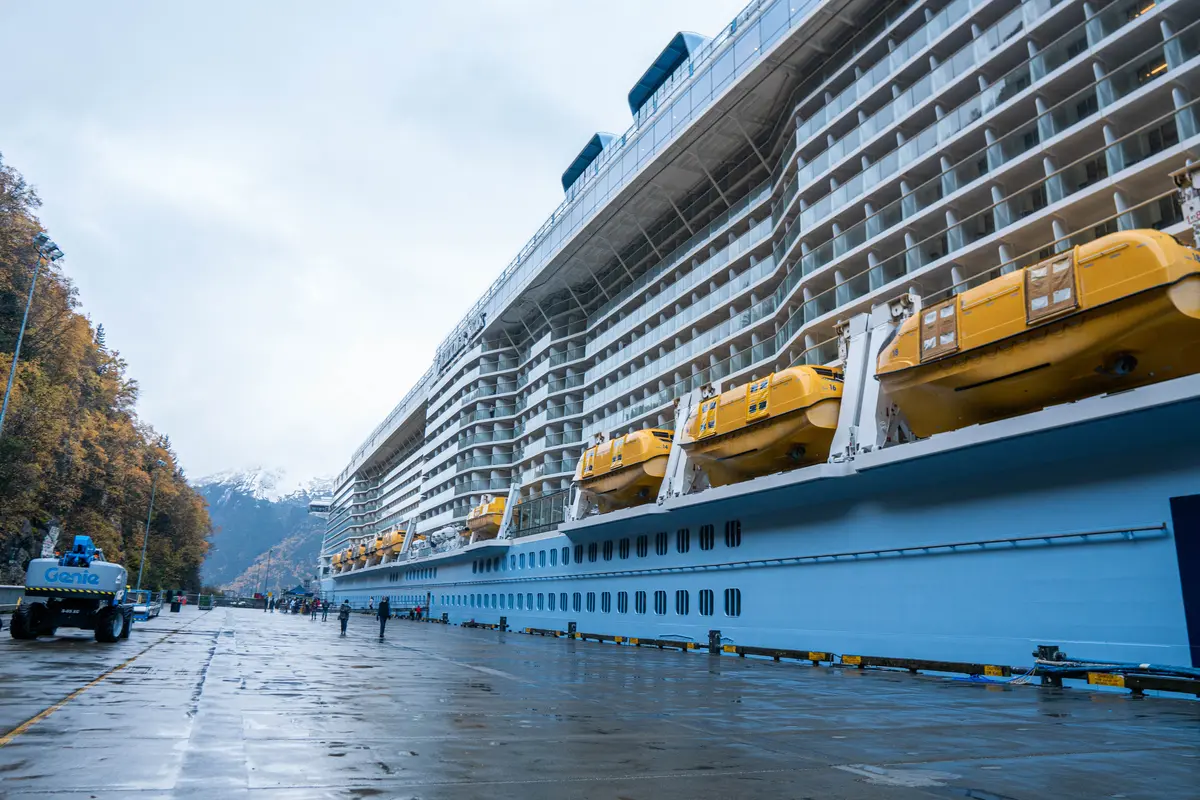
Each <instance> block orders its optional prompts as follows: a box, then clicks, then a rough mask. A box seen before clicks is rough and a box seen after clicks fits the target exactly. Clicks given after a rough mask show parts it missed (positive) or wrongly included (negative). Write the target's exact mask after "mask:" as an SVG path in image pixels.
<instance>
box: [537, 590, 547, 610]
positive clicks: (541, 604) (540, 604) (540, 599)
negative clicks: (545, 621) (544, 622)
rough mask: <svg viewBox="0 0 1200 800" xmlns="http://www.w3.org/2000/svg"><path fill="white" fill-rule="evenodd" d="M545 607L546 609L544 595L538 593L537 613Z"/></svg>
mask: <svg viewBox="0 0 1200 800" xmlns="http://www.w3.org/2000/svg"><path fill="white" fill-rule="evenodd" d="M545 607H546V596H545V595H544V594H542V593H541V592H538V611H541V610H543V609H544V608H545Z"/></svg>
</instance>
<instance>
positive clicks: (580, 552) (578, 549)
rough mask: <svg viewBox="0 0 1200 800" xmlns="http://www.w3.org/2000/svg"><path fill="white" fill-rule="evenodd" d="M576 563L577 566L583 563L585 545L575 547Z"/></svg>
mask: <svg viewBox="0 0 1200 800" xmlns="http://www.w3.org/2000/svg"><path fill="white" fill-rule="evenodd" d="M575 563H576V564H582V563H583V545H581V544H577V545H575Z"/></svg>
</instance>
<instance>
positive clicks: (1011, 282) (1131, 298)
mask: <svg viewBox="0 0 1200 800" xmlns="http://www.w3.org/2000/svg"><path fill="white" fill-rule="evenodd" d="M1198 371H1200V253H1197V252H1196V251H1195V250H1192V249H1190V248H1187V247H1185V246H1183V245H1181V244H1180V243H1179V242H1177V241H1176V240H1175V239H1173V238H1172V237H1170V236H1167V235H1166V234H1163V233H1159V232H1158V231H1154V230H1131V231H1122V232H1120V233H1113V234H1109V235H1108V236H1102V237H1100V238H1099V239H1096V240H1095V241H1093V242H1089V243H1088V244H1083V245H1079V246H1078V247H1075V248H1073V249H1071V250H1068V251H1066V252H1063V253H1059V254H1057V255H1055V256H1054V257H1052V258H1049V259H1047V260H1045V261H1042V262H1040V263H1038V264H1034V265H1033V266H1030V267H1026V268H1025V269H1022V270H1017V271H1014V272H1011V273H1009V274H1007V275H1001V276H1000V277H999V278H996V279H995V280H991V281H988V282H987V283H985V284H983V285H982V286H978V287H976V288H974V289H969V290H967V291H965V292H963V293H962V294H959V295H956V296H954V297H953V298H950V299H949V300H946V301H944V302H941V303H938V304H936V305H933V306H930V307H929V308H924V309H922V310H921V312H920V313H919V314H917V315H915V316H913V317H910V318H909V319H906V320H905V321H904V322H903V324H901V326H900V328H899V330H898V331H897V334H896V336H895V338H894V339H893V340H892V341H891V342H890V343H889V344H888V345H887V347H885V348H884V350H883V352H882V353H880V355H879V362H878V365H877V370H876V375H878V377H879V381H880V383H881V385H882V387H883V388H884V389H885V390H886V391H887V392H888V394H889V396H890V397H891V399H892V401H893V402H895V404H896V405H897V406H898V407H899V408H900V410H901V411H902V412H903V413H904V416H905V418H906V420H907V421H908V424H909V426H910V427H911V428H912V431H913V433H915V434H916V435H917V436H932V435H933V434H935V433H941V432H943V431H949V430H954V429H956V428H962V427H965V426H967V425H975V424H978V423H982V422H990V421H992V420H996V419H1002V418H1004V417H1010V416H1015V415H1018V414H1024V413H1028V412H1030V411H1036V410H1038V409H1041V408H1044V407H1046V406H1050V405H1056V404H1058V403H1066V402H1072V401H1075V400H1080V399H1083V398H1085V397H1090V396H1093V395H1098V394H1104V393H1106V392H1114V391H1120V390H1123V389H1130V388H1133V387H1136V386H1142V385H1145V384H1148V383H1155V382H1158V381H1164V380H1169V379H1171V378H1178V377H1181V376H1183V375H1190V374H1193V373H1195V372H1198Z"/></svg>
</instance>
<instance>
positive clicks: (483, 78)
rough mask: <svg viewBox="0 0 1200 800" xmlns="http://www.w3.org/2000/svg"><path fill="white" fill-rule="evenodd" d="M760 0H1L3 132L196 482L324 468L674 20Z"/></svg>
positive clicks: (9, 152) (142, 407)
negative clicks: (255, 471) (230, 473)
mask: <svg viewBox="0 0 1200 800" xmlns="http://www.w3.org/2000/svg"><path fill="white" fill-rule="evenodd" d="M742 5H744V0H604V2H587V3H584V2H570V1H569V0H541V1H539V2H533V1H525V2H509V1H506V2H499V1H498V0H497V1H495V2H488V1H487V0H471V1H464V0H458V1H457V2H443V1H442V0H437V1H436V2H426V3H420V4H418V3H413V2H400V0H377V1H376V2H337V3H331V2H328V1H327V0H320V2H318V1H317V0H312V1H311V2H297V0H255V1H254V2H245V0H237V1H236V2H233V1H232V0H227V1H220V2H218V1H215V0H204V2H191V3H185V2H182V0H181V1H180V2H158V0H142V2H120V1H119V0H106V1H105V2H93V1H92V0H74V2H66V1H65V0H61V1H56V0H38V2H24V3H21V2H15V0H14V1H13V2H9V0H0V30H3V31H4V32H5V36H4V41H5V46H6V49H7V51H8V52H7V53H6V60H7V62H8V63H9V64H10V79H9V80H7V81H5V82H4V86H3V89H0V93H2V99H0V153H3V155H4V160H5V162H7V163H8V164H10V165H12V166H14V167H16V168H17V169H19V170H21V171H22V172H23V173H24V174H25V176H26V178H27V179H28V180H29V181H30V183H32V184H34V185H35V186H37V188H38V190H39V192H40V193H41V195H42V198H43V200H44V202H45V205H44V207H43V209H42V220H43V222H44V223H45V224H46V226H47V227H48V229H49V231H50V233H51V235H52V236H53V237H54V238H55V239H56V240H57V241H58V243H59V245H60V246H61V247H62V249H63V250H64V251H65V252H66V254H67V260H66V261H65V262H64V263H65V268H66V271H67V273H68V274H69V275H70V276H71V277H72V278H73V279H74V280H75V281H76V283H77V284H78V286H79V289H80V297H81V300H82V306H83V311H84V313H86V314H88V315H89V316H90V317H91V318H92V320H93V322H98V323H103V324H104V327H105V330H106V331H107V340H108V344H109V346H110V347H114V348H116V349H118V350H120V351H121V353H122V355H123V356H124V357H125V358H126V359H127V360H128V362H129V371H130V374H131V375H132V377H133V378H134V379H136V380H137V381H138V383H139V385H140V387H141V400H140V402H139V411H140V414H141V416H142V418H143V419H145V420H147V421H148V422H150V423H151V424H153V425H154V426H155V427H156V428H157V429H158V430H159V431H161V432H164V433H167V434H169V435H170V437H171V440H172V442H173V443H174V446H175V448H176V450H177V451H178V452H179V455H180V458H181V459H182V463H183V466H184V468H185V469H186V470H187V471H188V473H189V474H190V475H191V476H192V477H193V478H196V477H200V476H203V475H206V474H208V473H211V472H216V471H219V470H227V469H242V468H246V467H250V466H254V465H267V466H277V467H283V468H284V469H286V470H287V472H288V474H289V476H291V477H293V478H296V479H299V478H306V477H310V476H314V475H332V474H336V473H337V472H339V471H340V470H341V469H342V468H343V467H344V466H345V464H346V462H347V461H348V459H349V456H350V454H351V453H352V452H353V450H354V449H355V448H356V447H357V446H358V445H359V444H360V443H361V441H362V440H363V439H364V438H365V436H366V434H367V433H368V432H369V431H370V430H371V429H372V428H373V427H374V426H375V425H376V424H378V423H379V422H380V421H381V420H382V418H383V417H384V415H385V414H386V413H387V412H388V411H389V410H390V409H391V408H392V406H393V405H395V403H396V402H397V401H398V400H399V399H400V397H401V396H403V394H404V392H405V391H407V389H408V388H409V387H410V386H411V385H412V384H413V382H414V381H415V380H416V378H417V377H419V376H420V374H421V373H422V372H423V371H424V370H425V368H426V367H427V366H428V365H429V363H430V360H431V358H432V354H433V351H434V348H435V347H436V346H437V344H438V343H439V342H440V341H441V339H442V338H443V337H444V336H445V335H446V334H447V333H448V332H449V331H450V329H451V328H452V327H453V326H454V324H455V323H456V322H457V321H458V319H459V318H460V316H461V315H462V313H463V312H464V311H465V310H466V309H467V308H468V307H469V306H470V305H471V304H472V303H473V302H474V301H475V299H476V298H477V297H478V296H479V295H480V293H481V292H482V291H483V290H484V289H485V288H486V286H487V285H488V284H489V283H490V282H491V281H492V280H493V279H494V278H495V277H496V275H498V274H499V272H500V270H501V269H503V267H504V266H505V265H506V264H507V263H508V262H509V260H511V259H512V257H513V256H514V255H515V254H516V253H517V251H518V250H519V249H520V247H521V245H522V244H524V242H525V241H526V240H527V239H528V238H529V236H530V235H532V234H533V232H534V231H535V230H536V229H537V228H538V226H539V225H540V224H541V223H542V222H543V221H544V219H545V218H546V217H547V216H548V215H549V213H550V212H551V211H552V210H553V209H554V208H555V207H556V206H557V204H558V203H559V202H560V201H561V199H562V187H561V185H560V183H559V176H560V175H561V173H562V171H563V170H564V169H565V168H566V166H567V164H568V163H569V162H570V161H571V159H572V158H573V157H574V156H575V154H576V153H577V152H578V151H579V150H580V149H581V148H582V146H583V145H584V144H585V143H586V141H587V139H588V138H589V137H590V136H591V135H592V133H594V132H595V131H598V130H605V131H612V132H615V133H621V132H623V131H624V130H625V129H626V128H628V126H629V124H630V122H631V118H630V113H629V108H628V105H627V101H626V94H627V92H628V90H629V89H630V87H631V86H632V85H633V83H634V81H636V80H637V79H638V78H639V77H640V76H641V74H642V72H643V71H644V70H645V69H646V67H648V66H649V64H650V62H651V61H652V60H653V59H654V57H655V56H656V55H657V54H658V53H659V51H660V50H661V49H662V48H663V47H664V46H665V45H666V43H667V42H668V41H669V39H670V38H671V36H673V35H674V34H675V32H676V31H679V30H693V31H697V32H700V33H703V34H706V35H713V34H714V33H715V32H716V31H717V30H719V29H720V27H721V26H722V25H724V24H726V23H728V22H729V20H731V19H732V18H733V17H734V15H735V14H736V13H737V12H738V11H739V10H740V9H741V7H742ZM18 64H19V65H21V66H20V67H19V68H18V67H15V66H14V65H18ZM12 69H15V70H16V71H15V73H13V72H12ZM14 75H15V79H14Z"/></svg>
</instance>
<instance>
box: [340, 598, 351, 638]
mask: <svg viewBox="0 0 1200 800" xmlns="http://www.w3.org/2000/svg"><path fill="white" fill-rule="evenodd" d="M338 622H340V623H342V636H345V635H346V625H348V624H349V623H350V601H349V600H343V601H342V607H341V608H339V609H338Z"/></svg>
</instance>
